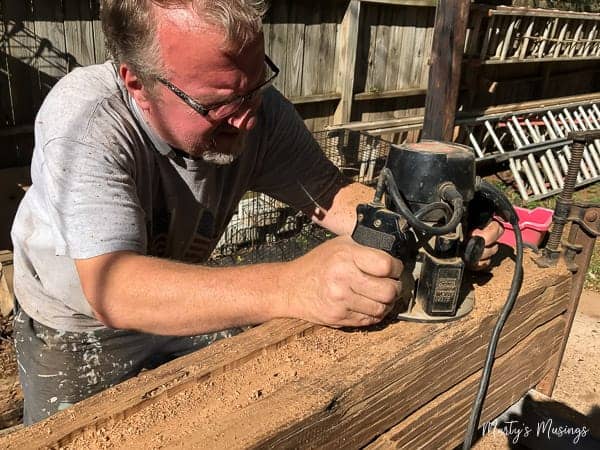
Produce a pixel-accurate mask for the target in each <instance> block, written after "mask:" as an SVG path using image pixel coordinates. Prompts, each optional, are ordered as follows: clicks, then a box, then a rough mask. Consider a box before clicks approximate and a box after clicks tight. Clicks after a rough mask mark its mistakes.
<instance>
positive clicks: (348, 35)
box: [333, 0, 361, 123]
mask: <svg viewBox="0 0 600 450" xmlns="http://www.w3.org/2000/svg"><path fill="white" fill-rule="evenodd" d="M360 9H361V8H360V1H358V0H350V1H349V2H348V7H347V8H346V12H345V13H344V18H343V19H342V24H341V27H340V33H339V37H338V40H339V42H340V44H339V45H340V62H339V66H338V67H339V69H338V73H337V86H338V91H339V92H340V94H341V96H342V98H341V99H340V102H339V104H338V107H337V108H336V111H335V114H334V117H333V121H334V123H345V122H349V121H350V120H351V117H352V94H353V92H354V79H355V74H356V57H357V51H358V35H359V33H358V31H359V30H358V25H359V19H360Z"/></svg>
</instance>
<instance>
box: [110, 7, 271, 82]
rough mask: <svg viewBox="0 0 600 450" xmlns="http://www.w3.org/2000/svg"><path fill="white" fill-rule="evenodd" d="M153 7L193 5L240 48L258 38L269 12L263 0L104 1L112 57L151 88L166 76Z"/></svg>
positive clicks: (207, 21)
mask: <svg viewBox="0 0 600 450" xmlns="http://www.w3.org/2000/svg"><path fill="white" fill-rule="evenodd" d="M153 5H156V6H158V7H159V8H164V9H167V8H173V9H177V8H188V7H190V6H191V8H192V9H193V11H194V12H195V13H196V14H197V15H198V17H200V18H201V19H202V20H203V22H204V23H205V24H206V25H209V26H213V27H216V28H218V29H221V30H223V31H224V32H225V36H226V43H228V44H230V45H231V46H233V47H235V48H237V49H241V48H243V47H244V46H245V45H246V44H247V43H249V42H251V41H252V40H253V39H254V38H256V36H258V34H259V33H260V31H261V29H262V18H263V16H264V14H265V13H266V11H267V5H266V4H265V1H264V0H102V1H101V9H100V17H101V20H102V30H103V31H104V36H105V38H106V45H107V47H108V50H109V52H110V54H111V56H112V58H113V59H114V61H115V62H116V63H119V64H120V63H125V64H127V65H128V66H129V68H130V69H131V70H132V71H133V72H134V73H135V74H136V75H137V76H138V77H139V78H140V80H141V81H142V82H143V83H144V84H146V85H148V86H152V85H153V84H154V81H155V80H156V78H157V77H159V76H163V75H164V69H163V67H162V62H161V61H160V58H159V46H158V40H157V38H156V37H157V24H156V20H155V17H154V9H153Z"/></svg>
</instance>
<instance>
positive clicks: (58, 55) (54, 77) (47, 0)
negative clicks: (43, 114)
mask: <svg viewBox="0 0 600 450" xmlns="http://www.w3.org/2000/svg"><path fill="white" fill-rule="evenodd" d="M33 10H34V14H35V17H36V20H35V35H36V40H38V42H39V47H38V49H37V53H36V63H37V64H36V68H37V70H38V77H39V83H40V89H41V94H42V99H43V98H45V97H46V95H47V94H48V92H49V91H50V89H52V86H54V84H56V82H57V81H58V79H59V78H61V77H63V76H64V75H66V74H67V73H68V71H69V58H68V55H67V52H66V45H65V26H64V11H63V9H62V1H61V0H33ZM36 109H37V108H36Z"/></svg>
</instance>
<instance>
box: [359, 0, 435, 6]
mask: <svg viewBox="0 0 600 450" xmlns="http://www.w3.org/2000/svg"><path fill="white" fill-rule="evenodd" d="M362 3H379V4H382V5H395V6H432V7H436V6H437V5H438V0H362Z"/></svg>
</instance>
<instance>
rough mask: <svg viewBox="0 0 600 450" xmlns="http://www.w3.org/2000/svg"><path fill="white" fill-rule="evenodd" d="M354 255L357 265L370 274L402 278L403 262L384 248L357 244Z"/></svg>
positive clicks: (380, 276)
mask: <svg viewBox="0 0 600 450" xmlns="http://www.w3.org/2000/svg"><path fill="white" fill-rule="evenodd" d="M353 255H354V264H355V265H356V267H358V268H359V269H360V270H361V271H362V272H364V273H366V274H368V275H373V276H375V277H379V278H400V275H401V274H402V269H403V265H402V262H401V261H400V260H399V259H396V258H393V257H392V256H390V255H388V254H387V253H386V252H384V251H383V250H377V249H373V248H370V247H365V246H362V245H358V244H357V245H356V247H355V249H354V252H353Z"/></svg>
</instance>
